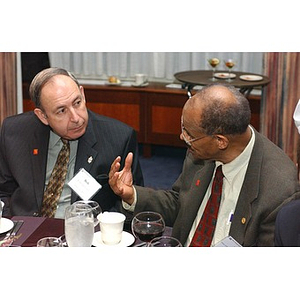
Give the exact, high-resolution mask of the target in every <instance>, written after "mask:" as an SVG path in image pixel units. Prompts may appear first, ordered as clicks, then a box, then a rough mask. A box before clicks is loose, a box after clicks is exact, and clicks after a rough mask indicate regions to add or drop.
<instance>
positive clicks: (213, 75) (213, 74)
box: [208, 58, 220, 81]
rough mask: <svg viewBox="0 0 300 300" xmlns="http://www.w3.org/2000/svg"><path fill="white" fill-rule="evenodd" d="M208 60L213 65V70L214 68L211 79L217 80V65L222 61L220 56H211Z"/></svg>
mask: <svg viewBox="0 0 300 300" xmlns="http://www.w3.org/2000/svg"><path fill="white" fill-rule="evenodd" d="M208 62H209V64H210V65H211V67H212V70H213V73H212V78H211V80H212V81H216V78H215V72H216V66H217V65H218V64H219V63H220V60H219V59H218V58H211V59H209V60H208Z"/></svg>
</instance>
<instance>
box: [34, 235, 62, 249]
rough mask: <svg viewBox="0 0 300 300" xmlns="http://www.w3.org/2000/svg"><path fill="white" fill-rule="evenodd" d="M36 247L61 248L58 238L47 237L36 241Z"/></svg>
mask: <svg viewBox="0 0 300 300" xmlns="http://www.w3.org/2000/svg"><path fill="white" fill-rule="evenodd" d="M36 246H37V247H62V243H61V240H60V238H57V237H52V236H49V237H44V238H42V239H40V240H38V242H37V244H36Z"/></svg>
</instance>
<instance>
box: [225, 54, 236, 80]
mask: <svg viewBox="0 0 300 300" xmlns="http://www.w3.org/2000/svg"><path fill="white" fill-rule="evenodd" d="M224 63H225V66H226V67H227V68H228V78H227V79H226V80H227V81H229V82H230V81H232V80H231V69H232V68H233V67H234V66H235V62H234V61H233V60H232V59H231V58H230V59H227V60H225V62H224Z"/></svg>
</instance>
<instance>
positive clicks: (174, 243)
mask: <svg viewBox="0 0 300 300" xmlns="http://www.w3.org/2000/svg"><path fill="white" fill-rule="evenodd" d="M148 246H149V247H182V244H181V243H180V242H179V241H178V240H177V239H176V238H174V237H171V236H159V237H156V238H154V239H152V240H151V241H150V243H149V245H148Z"/></svg>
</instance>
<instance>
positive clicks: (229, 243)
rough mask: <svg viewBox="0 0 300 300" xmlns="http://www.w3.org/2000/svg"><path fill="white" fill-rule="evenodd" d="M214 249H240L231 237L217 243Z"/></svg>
mask: <svg viewBox="0 0 300 300" xmlns="http://www.w3.org/2000/svg"><path fill="white" fill-rule="evenodd" d="M214 247H242V245H240V244H239V243H238V242H237V241H236V240H235V239H234V238H233V237H232V236H227V237H226V238H224V239H223V240H221V241H220V242H219V243H216V244H215V246H214Z"/></svg>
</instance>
